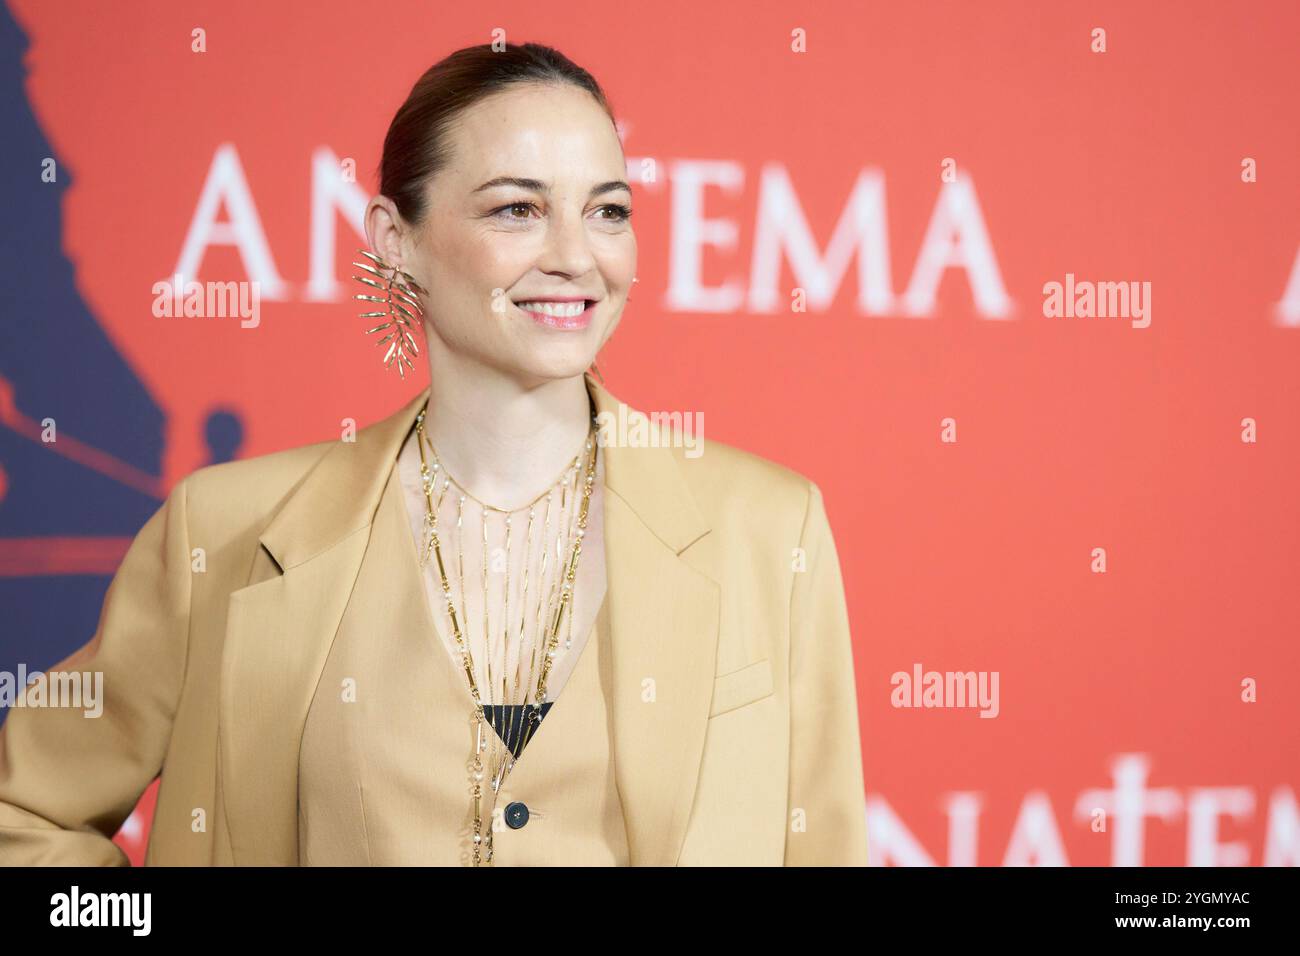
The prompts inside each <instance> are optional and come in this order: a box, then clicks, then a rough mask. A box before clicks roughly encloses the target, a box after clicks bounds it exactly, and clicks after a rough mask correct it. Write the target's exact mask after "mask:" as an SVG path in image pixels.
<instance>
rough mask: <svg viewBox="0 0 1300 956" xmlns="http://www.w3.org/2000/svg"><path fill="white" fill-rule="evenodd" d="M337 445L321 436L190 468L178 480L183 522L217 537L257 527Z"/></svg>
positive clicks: (263, 522) (335, 441)
mask: <svg viewBox="0 0 1300 956" xmlns="http://www.w3.org/2000/svg"><path fill="white" fill-rule="evenodd" d="M336 444H338V442H337V440H332V439H326V440H324V441H318V442H312V443H310V444H306V445H297V446H295V447H293V448H286V449H282V450H280V451H275V452H270V453H268V454H265V455H254V456H253V457H251V458H236V459H233V460H231V461H223V462H217V463H216V464H212V465H204V466H203V467H201V468H198V469H195V470H194V471H192V472H190V474H189V475H187V476H186V477H185V478H184V479H182V483H183V484H184V485H185V486H186V501H187V507H186V514H187V520H188V521H189V522H190V524H191V525H192V526H197V527H199V528H203V529H205V530H206V531H208V532H209V533H215V534H217V535H219V536H221V535H224V534H229V533H233V532H236V531H238V529H240V528H251V527H257V528H260V527H261V526H262V525H264V524H265V523H266V521H268V520H269V519H270V517H271V516H272V515H273V514H274V513H275V511H276V509H277V508H278V507H279V505H280V504H281V503H282V502H283V501H284V500H285V499H286V498H287V497H288V496H289V494H290V493H291V492H292V491H293V490H294V489H295V488H296V487H297V486H298V485H299V484H301V482H302V481H303V480H304V479H305V478H306V477H307V475H308V474H310V473H311V471H312V469H313V468H315V467H316V465H317V464H318V463H319V462H320V460H321V459H322V458H323V457H324V456H325V454H326V453H327V452H328V451H329V450H330V448H331V447H333V446H334V445H336Z"/></svg>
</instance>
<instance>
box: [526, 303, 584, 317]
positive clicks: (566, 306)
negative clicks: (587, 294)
mask: <svg viewBox="0 0 1300 956" xmlns="http://www.w3.org/2000/svg"><path fill="white" fill-rule="evenodd" d="M517 304H518V306H519V308H521V309H523V310H524V311H525V312H541V313H544V314H545V315H554V316H559V317H561V318H572V317H573V316H576V315H582V313H583V311H584V310H585V309H586V308H587V303H586V302H585V301H583V302H519V303H517Z"/></svg>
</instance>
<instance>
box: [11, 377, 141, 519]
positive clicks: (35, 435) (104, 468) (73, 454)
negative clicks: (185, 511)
mask: <svg viewBox="0 0 1300 956" xmlns="http://www.w3.org/2000/svg"><path fill="white" fill-rule="evenodd" d="M0 424H3V425H5V426H6V427H7V428H9V429H11V430H13V431H15V432H17V433H18V434H19V435H22V436H23V437H24V438H30V439H31V440H32V441H34V442H36V443H37V444H39V445H41V446H42V447H44V448H48V449H49V450H50V451H52V452H54V453H55V454H56V455H62V456H63V457H64V458H67V459H69V460H70V461H75V462H77V463H78V464H80V465H84V466H85V467H87V468H89V469H90V470H91V471H95V472H98V473H99V474H101V475H104V476H105V477H107V478H111V479H112V480H113V481H116V482H117V483H118V484H121V485H126V486H127V487H128V488H134V489H135V490H136V491H142V492H144V493H145V494H146V495H150V496H152V497H153V498H156V499H158V500H159V501H161V500H162V499H163V498H164V497H165V495H166V492H165V490H164V489H163V484H162V479H161V478H156V477H154V476H153V475H151V474H149V473H148V472H147V471H141V470H140V469H139V468H136V467H135V466H134V465H130V464H127V463H126V462H124V461H122V460H121V459H120V458H115V457H113V456H112V455H110V454H109V453H108V452H105V451H100V450H99V449H98V448H95V447H94V446H93V445H87V444H86V443H85V442H81V441H78V440H77V439H75V438H71V437H69V436H68V435H66V434H60V435H59V436H58V439H57V441H52V442H47V441H41V431H42V430H43V429H42V428H41V425H40V423H39V422H37V421H36V420H35V419H33V418H28V417H27V416H26V415H24V414H23V413H22V412H20V411H18V405H17V403H16V402H15V401H14V387H13V383H12V382H10V381H9V380H8V379H7V378H5V377H4V376H0Z"/></svg>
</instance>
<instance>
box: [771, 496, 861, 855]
mask: <svg viewBox="0 0 1300 956" xmlns="http://www.w3.org/2000/svg"><path fill="white" fill-rule="evenodd" d="M799 547H800V548H802V549H803V554H804V560H805V565H804V570H802V571H796V572H795V575H794V591H793V594H792V596H791V600H790V806H789V819H788V820H787V828H788V829H787V833H786V840H785V865H786V866H865V865H866V863H867V833H866V798H865V794H864V793H863V779H862V749H861V744H860V740H859V732H858V704H857V684H856V681H855V679H854V670H853V646H852V642H851V641H850V638H849V615H848V608H847V606H846V604H845V599H844V585H843V582H842V580H841V578H840V563H839V556H838V555H837V553H836V550H835V540H834V538H833V537H832V535H831V528H830V523H829V522H828V521H827V519H826V510H825V506H824V505H823V503H822V494H821V490H820V489H819V488H818V487H817V486H816V485H815V484H811V483H810V484H809V492H808V510H807V513H806V515H805V516H804V526H803V533H802V535H801V536H800V541H799Z"/></svg>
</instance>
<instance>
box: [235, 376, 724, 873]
mask: <svg viewBox="0 0 1300 956" xmlns="http://www.w3.org/2000/svg"><path fill="white" fill-rule="evenodd" d="M585 381H586V384H587V388H588V390H589V392H590V394H591V395H592V397H593V399H594V401H595V407H596V411H597V416H598V418H597V421H598V425H599V426H600V427H601V434H600V437H601V442H602V451H603V453H604V454H605V485H604V487H605V495H604V536H605V541H604V544H605V563H606V581H607V587H608V591H607V600H608V602H609V609H608V611H609V617H608V619H609V627H610V646H611V659H612V665H613V689H612V694H611V696H612V704H611V714H612V752H613V755H614V765H615V766H614V770H615V780H616V783H617V786H618V791H619V798H620V802H621V804H622V809H623V817H624V821H625V824H626V829H627V838H628V849H629V854H630V858H631V862H632V864H633V865H666V866H671V865H673V864H675V863H677V862H678V860H679V859H680V857H681V854H682V847H683V842H684V840H685V838H686V832H687V827H688V824H689V821H690V816H691V808H692V804H693V801H694V796H695V791H696V787H697V784H698V781H699V775H700V767H701V760H702V757H703V751H704V739H705V735H706V731H707V728H708V716H709V708H710V704H711V699H712V691H713V680H714V673H715V670H716V661H717V647H718V633H719V626H720V608H721V600H720V592H719V587H718V583H717V581H716V579H715V575H716V571H714V570H713V569H712V566H711V565H710V563H709V557H708V554H707V552H706V551H704V550H701V549H690V545H691V544H692V543H693V542H695V541H697V540H699V539H700V538H702V537H703V536H704V535H706V534H707V533H708V531H709V526H708V523H707V522H706V520H705V518H704V516H703V515H702V513H701V511H700V509H699V507H698V505H697V504H696V502H695V500H694V498H693V497H692V495H691V492H690V488H689V486H688V484H687V482H686V478H685V475H684V473H683V470H682V469H683V468H684V467H686V466H685V465H684V463H682V462H681V461H680V460H679V453H678V452H677V451H675V450H674V448H673V447H672V446H673V442H672V440H671V434H670V433H668V432H666V431H661V430H660V429H659V427H658V426H657V424H656V423H654V422H653V421H652V420H650V419H649V418H648V417H647V416H645V415H644V413H642V412H639V411H636V410H635V409H631V408H628V407H627V406H626V405H624V404H623V403H622V402H620V401H619V400H618V399H617V398H615V397H614V396H613V395H611V394H610V393H609V391H608V390H607V389H606V388H605V387H604V386H603V385H601V384H600V383H599V382H598V381H596V380H595V379H594V378H593V377H592V376H591V375H590V373H588V374H587V375H586V377H585ZM428 397H429V389H427V388H426V389H425V390H424V391H422V392H421V393H420V394H419V395H417V396H415V397H414V398H412V399H411V400H410V401H409V402H407V403H406V404H405V405H404V406H402V408H401V409H400V410H398V411H397V412H396V413H394V414H393V415H391V416H389V417H388V418H385V419H383V420H381V421H379V422H376V423H375V424H373V425H370V426H368V427H366V428H363V429H361V430H360V431H359V432H358V433H357V435H356V441H355V442H338V443H336V444H335V445H334V446H333V447H331V448H330V449H329V450H327V451H326V452H325V454H324V455H323V456H322V457H321V458H320V460H319V461H318V462H317V464H316V466H315V467H314V468H313V469H312V470H311V471H310V472H309V473H308V475H307V477H306V478H304V479H303V481H302V482H301V483H300V484H299V486H298V487H297V488H296V489H295V490H294V491H293V492H292V493H291V494H290V496H289V498H288V499H287V500H286V501H285V502H284V504H283V505H282V506H281V508H280V510H279V511H278V512H277V514H276V515H275V517H274V518H273V519H272V520H271V522H270V523H269V524H268V525H267V527H266V529H265V530H264V531H263V532H262V534H261V536H260V538H259V540H260V542H261V545H262V548H263V549H264V550H259V552H258V555H257V556H256V557H255V560H254V563H253V568H252V570H251V572H250V575H249V582H248V585H247V586H246V587H243V588H240V589H238V590H236V591H234V592H233V593H232V594H231V595H230V600H229V604H228V607H227V614H226V639H225V643H224V645H223V647H222V658H221V677H220V690H219V694H218V698H219V699H218V724H219V729H218V734H217V739H218V761H219V768H220V770H219V777H220V780H221V786H220V789H219V791H218V794H219V795H218V806H219V807H220V810H221V812H220V814H219V817H218V819H219V827H218V829H219V830H222V829H224V834H222V836H224V839H221V838H218V840H217V841H216V848H215V856H214V861H215V862H217V863H218V864H230V863H234V864H241V865H242V864H259V865H289V866H291V865H295V864H296V863H297V862H298V844H297V840H298V815H297V814H298V800H297V798H298V789H297V788H298V760H299V748H300V745H301V740H302V731H303V727H304V726H305V723H306V718H307V712H308V710H309V708H310V706H311V701H312V698H313V695H314V694H315V691H316V686H317V684H318V682H319V680H320V675H321V672H322V671H323V669H324V666H325V662H326V660H327V658H328V655H329V650H330V646H331V644H332V643H333V640H334V635H335V634H336V633H337V631H338V626H339V622H340V621H341V619H342V617H343V614H344V611H345V610H346V608H347V604H348V600H349V596H350V594H351V592H352V588H353V586H354V582H355V581H356V578H357V574H358V571H359V569H360V567H361V562H362V559H363V558H364V557H365V554H366V550H367V542H368V540H369V537H370V535H369V528H370V526H371V524H372V522H373V520H374V517H375V514H376V511H377V509H378V506H379V503H380V500H381V498H382V493H383V489H384V486H385V483H386V482H387V481H388V480H389V477H390V475H391V472H392V468H393V466H394V464H395V462H396V459H397V455H398V452H399V450H400V448H401V445H402V442H403V441H404V440H405V438H406V436H407V435H408V434H409V432H410V429H411V428H412V427H413V426H414V424H415V417H416V415H417V414H418V413H419V410H420V408H422V407H423V406H424V404H425V402H426V401H427V400H428ZM611 426H612V427H613V428H616V429H618V431H617V432H614V431H611V430H610V428H611ZM621 426H627V427H629V428H630V429H631V432H630V433H631V434H634V435H636V436H637V441H636V442H635V443H624V442H621V441H616V440H613V439H618V438H621V436H622V427H621ZM642 439H644V440H642ZM376 560H381V561H393V560H396V559H395V558H394V557H393V555H391V554H378V555H376ZM394 570H395V572H397V571H400V569H394ZM394 579H397V574H396V573H395V574H394ZM647 694H649V695H650V696H649V697H647ZM649 700H653V701H654V706H647V704H648V701H649Z"/></svg>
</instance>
